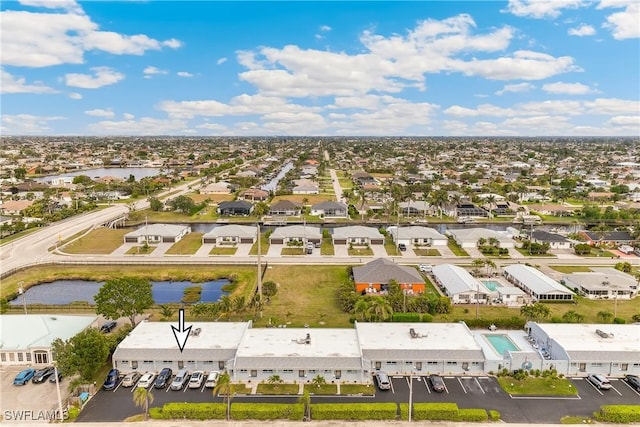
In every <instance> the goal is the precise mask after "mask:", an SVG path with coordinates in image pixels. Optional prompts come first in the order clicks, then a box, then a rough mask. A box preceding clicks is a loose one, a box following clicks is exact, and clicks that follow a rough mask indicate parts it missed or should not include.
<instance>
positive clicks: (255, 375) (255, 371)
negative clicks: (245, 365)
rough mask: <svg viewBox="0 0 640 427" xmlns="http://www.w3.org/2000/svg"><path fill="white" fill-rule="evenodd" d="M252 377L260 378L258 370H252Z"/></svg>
mask: <svg viewBox="0 0 640 427" xmlns="http://www.w3.org/2000/svg"><path fill="white" fill-rule="evenodd" d="M251 376H252V377H257V376H258V370H257V369H252V370H251Z"/></svg>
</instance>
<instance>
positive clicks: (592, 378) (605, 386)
mask: <svg viewBox="0 0 640 427" xmlns="http://www.w3.org/2000/svg"><path fill="white" fill-rule="evenodd" d="M587 379H588V380H589V382H590V383H591V384H593V385H594V386H596V387H598V388H599V389H600V390H609V389H610V388H611V383H610V382H609V380H608V379H607V377H605V376H604V375H600V374H589V376H587Z"/></svg>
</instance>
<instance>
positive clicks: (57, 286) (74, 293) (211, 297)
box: [9, 279, 229, 305]
mask: <svg viewBox="0 0 640 427" xmlns="http://www.w3.org/2000/svg"><path fill="white" fill-rule="evenodd" d="M103 284H104V282H94V281H89V280H56V281H54V282H51V283H43V284H41V285H37V286H32V287H30V288H29V289H27V291H26V292H25V293H24V295H23V296H20V295H19V296H18V297H17V298H16V299H14V300H12V301H10V302H9V304H11V305H19V304H23V303H24V301H23V297H24V300H25V301H26V303H27V305H28V304H47V305H65V304H69V303H72V302H77V301H83V302H88V303H89V304H93V303H94V301H93V297H94V296H95V295H96V294H97V293H98V291H99V290H100V287H102V285H103ZM227 284H229V281H228V280H226V279H222V280H213V281H210V282H204V283H192V282H167V281H164V282H151V286H152V288H151V289H152V290H151V292H152V293H153V300H154V302H155V303H156V304H168V303H179V302H180V300H181V299H182V297H183V295H184V290H185V288H188V287H190V286H200V287H201V288H202V293H201V294H200V297H201V299H200V302H215V301H218V300H219V299H220V297H221V296H222V295H226V294H227V293H226V292H224V291H223V290H222V287H223V286H224V285H227Z"/></svg>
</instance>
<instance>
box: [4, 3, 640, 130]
mask: <svg viewBox="0 0 640 427" xmlns="http://www.w3.org/2000/svg"><path fill="white" fill-rule="evenodd" d="M0 8H1V12H0V14H1V18H0V19H1V21H0V23H1V26H2V30H1V31H0V37H1V45H0V48H1V53H0V62H1V67H2V68H1V77H2V80H1V86H0V88H1V90H2V95H1V104H2V105H1V107H2V110H1V112H2V115H1V118H2V124H1V128H0V131H1V133H2V134H3V135H32V134H33V135H216V136H219V135H247V136H251V135H338V136H339V135H373V136H376V135H418V136H422V135H425V136H465V135H468V136H492V135H495V136H510V135H513V136H547V135H554V136H583V135H584V136H600V135H612V136H638V135H640V78H639V76H640V2H638V0H551V1H548V0H545V1H541V0H538V1H537V0H509V1H469V2H465V1H411V2H396V1H375V2H367V1H356V2H342V1H340V2H338V1H329V2H311V1H303V2H289V1H277V2H271V1H261V2H249V1H235V2H214V1H211V2H207V1H194V2H183V1H181V2H172V1H119V2H102V1H99V2H98V1H95V2H93V1H90V2H80V3H78V2H75V1H74V0H57V1H55V0H21V1H3V2H2V4H1V6H0Z"/></svg>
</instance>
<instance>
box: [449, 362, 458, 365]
mask: <svg viewBox="0 0 640 427" xmlns="http://www.w3.org/2000/svg"><path fill="white" fill-rule="evenodd" d="M457 364H458V362H447V365H449V366H452V365H457Z"/></svg>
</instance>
